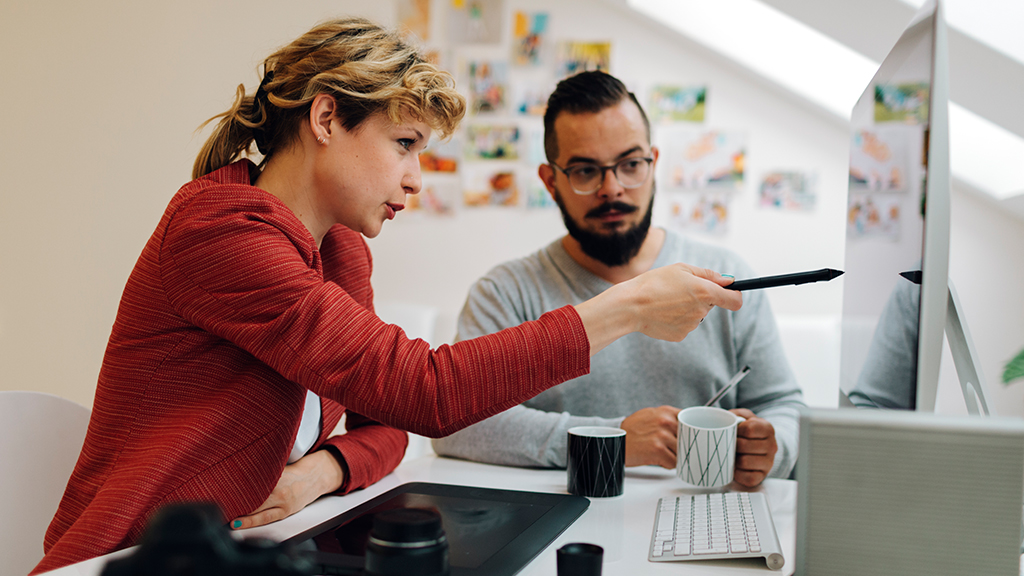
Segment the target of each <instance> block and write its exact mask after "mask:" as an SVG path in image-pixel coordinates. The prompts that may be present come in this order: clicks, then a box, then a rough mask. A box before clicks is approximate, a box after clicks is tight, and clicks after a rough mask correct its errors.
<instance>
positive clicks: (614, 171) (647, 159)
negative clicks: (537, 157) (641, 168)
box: [548, 156, 654, 196]
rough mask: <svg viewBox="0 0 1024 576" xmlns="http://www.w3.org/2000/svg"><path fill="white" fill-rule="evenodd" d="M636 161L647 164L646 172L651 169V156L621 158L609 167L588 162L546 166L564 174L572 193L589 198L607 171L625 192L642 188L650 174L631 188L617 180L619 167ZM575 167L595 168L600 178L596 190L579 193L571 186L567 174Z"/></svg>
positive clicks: (570, 179) (599, 187) (569, 177)
mask: <svg viewBox="0 0 1024 576" xmlns="http://www.w3.org/2000/svg"><path fill="white" fill-rule="evenodd" d="M637 160H643V161H644V162H647V168H648V170H649V169H650V167H651V163H652V162H654V158H653V157H651V156H630V157H629V158H623V159H622V160H619V161H618V162H616V163H615V164H612V165H611V166H601V165H599V164H593V163H590V162H580V163H578V164H573V165H572V166H569V167H568V168H562V167H561V166H559V165H558V164H555V163H554V162H548V165H549V166H551V167H552V168H556V169H557V170H558V171H559V172H561V173H562V174H565V177H566V178H567V179H568V180H569V187H570V188H572V191H573V192H575V193H577V194H579V195H580V196H589V195H591V194H593V193H595V192H597V191H598V190H600V189H601V187H602V186H604V179H605V174H606V173H607V171H609V170H610V171H611V173H612V174H614V175H615V181H616V182H618V183H619V186H622V187H623V188H625V189H626V190H635V189H636V188H639V187H641V186H643V185H644V182H646V181H647V178H648V177H649V176H650V173H648V174H647V175H645V176H644V179H643V180H641V181H640V182H638V183H637V184H634V185H632V186H627V185H625V184H623V183H622V179H621V178H619V166H622V165H623V164H624V163H625V162H635V161H637ZM577 166H586V167H588V168H597V169H598V170H600V171H601V178H600V180H599V181H598V184H597V188H594V189H593V190H591V191H589V192H581V191H579V190H577V189H576V187H575V186H573V185H572V175H570V174H569V171H570V170H572V169H573V168H575V167H577Z"/></svg>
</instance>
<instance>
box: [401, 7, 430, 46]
mask: <svg viewBox="0 0 1024 576" xmlns="http://www.w3.org/2000/svg"><path fill="white" fill-rule="evenodd" d="M395 10H396V12H397V16H398V29H399V30H401V31H402V33H403V34H404V35H406V36H410V35H411V36H414V37H415V38H416V39H417V40H419V41H420V42H426V41H428V40H430V0H395Z"/></svg>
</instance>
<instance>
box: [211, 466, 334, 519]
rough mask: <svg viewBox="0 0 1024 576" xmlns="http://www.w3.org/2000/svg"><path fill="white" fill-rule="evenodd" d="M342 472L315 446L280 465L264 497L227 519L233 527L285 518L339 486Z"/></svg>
mask: <svg viewBox="0 0 1024 576" xmlns="http://www.w3.org/2000/svg"><path fill="white" fill-rule="evenodd" d="M344 479H345V473H344V471H343V470H342V468H341V464H339V463H338V461H337V459H335V458H334V456H332V455H331V453H330V452H329V451H327V450H317V451H316V452H312V453H310V454H306V455H305V456H303V457H302V458H299V459H298V460H297V461H296V462H295V463H293V464H289V465H287V466H285V467H284V472H282V473H281V479H280V480H278V481H277V486H275V487H274V491H273V492H271V493H270V496H269V497H268V498H267V501H266V502H264V503H263V505H261V506H260V507H259V508H257V509H256V510H254V511H253V512H252V514H249V515H247V516H240V517H238V518H236V519H235V520H234V521H233V522H231V527H232V528H234V529H235V530H241V529H243V528H252V527H254V526H263V525H264V524H270V523H271V522H276V521H278V520H281V519H282V518H287V517H288V516H291V515H292V514H295V513H296V512H298V511H299V510H302V509H303V508H305V507H306V505H308V504H309V503H310V502H312V501H313V500H316V499H317V498H319V497H321V496H323V495H324V494H329V493H331V492H334V491H335V490H337V489H338V488H340V487H341V483H342V481H344Z"/></svg>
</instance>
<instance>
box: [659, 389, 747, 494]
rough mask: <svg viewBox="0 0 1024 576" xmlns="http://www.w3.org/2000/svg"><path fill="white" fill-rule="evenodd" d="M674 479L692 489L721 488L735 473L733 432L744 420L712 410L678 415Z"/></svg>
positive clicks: (697, 408) (697, 409)
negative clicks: (693, 487) (694, 487)
mask: <svg viewBox="0 0 1024 576" xmlns="http://www.w3.org/2000/svg"><path fill="white" fill-rule="evenodd" d="M678 419H679V435H678V440H677V441H678V442H679V444H678V447H677V448H678V449H677V452H676V475H677V476H679V478H680V479H681V480H682V481H683V482H685V483H687V484H690V485H692V486H698V487H700V488H720V487H722V486H725V485H727V484H729V483H730V482H732V476H733V473H734V472H735V470H736V428H737V426H739V423H740V422H743V421H744V420H745V418H743V417H741V416H737V415H735V414H733V413H732V412H729V411H728V410H723V409H721V408H715V407H713V406H692V407H690V408H686V409H683V410H681V411H680V412H679V416H678Z"/></svg>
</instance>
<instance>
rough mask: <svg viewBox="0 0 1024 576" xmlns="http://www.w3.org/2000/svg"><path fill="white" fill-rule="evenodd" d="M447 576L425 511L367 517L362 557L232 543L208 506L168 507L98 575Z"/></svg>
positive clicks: (444, 547)
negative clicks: (127, 550) (130, 549)
mask: <svg viewBox="0 0 1024 576" xmlns="http://www.w3.org/2000/svg"><path fill="white" fill-rule="evenodd" d="M313 574H331V575H338V576H449V574H450V567H449V559H448V540H447V538H446V537H445V533H444V530H443V528H442V526H441V517H440V515H438V514H437V512H435V511H433V510H427V509H420V508H396V509H392V510H385V511H383V512H379V513H377V514H375V515H374V518H373V530H372V531H371V532H370V536H369V541H368V543H367V546H366V556H365V557H364V558H359V557H355V556H342V555H337V554H322V553H316V552H303V551H297V550H290V549H288V548H287V547H286V546H283V545H281V544H279V543H277V542H274V541H272V540H267V539H262V538H247V539H244V540H235V539H234V538H233V537H232V535H231V532H230V531H229V530H228V528H227V527H226V526H225V525H224V520H223V517H222V515H221V512H220V510H219V509H218V508H217V507H216V506H215V505H212V504H173V505H170V506H166V507H164V508H163V509H161V510H160V511H159V512H158V513H157V514H156V515H155V516H154V517H153V520H152V521H151V522H150V523H149V525H147V527H146V530H145V532H143V534H142V538H141V540H140V541H139V547H138V550H137V551H136V552H135V553H133V554H132V555H131V556H128V557H126V558H120V559H116V560H111V561H110V562H108V563H107V565H106V566H105V567H104V569H103V572H102V573H101V576H142V575H145V576H207V575H209V576H215V575H216V576H236V575H237V576H242V575H245V576H307V575H313Z"/></svg>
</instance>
